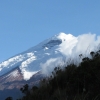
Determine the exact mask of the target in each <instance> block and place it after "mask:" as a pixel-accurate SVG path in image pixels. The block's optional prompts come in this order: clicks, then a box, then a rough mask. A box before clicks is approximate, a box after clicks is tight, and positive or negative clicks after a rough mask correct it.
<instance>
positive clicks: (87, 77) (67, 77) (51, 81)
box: [6, 50, 100, 100]
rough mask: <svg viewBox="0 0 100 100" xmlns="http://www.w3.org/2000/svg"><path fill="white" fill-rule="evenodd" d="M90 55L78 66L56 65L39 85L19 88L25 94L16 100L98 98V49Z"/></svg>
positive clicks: (96, 99)
mask: <svg viewBox="0 0 100 100" xmlns="http://www.w3.org/2000/svg"><path fill="white" fill-rule="evenodd" d="M90 55H91V59H90V58H88V57H85V58H83V59H82V62H81V63H80V64H79V66H78V67H77V66H76V65H75V64H70V65H68V66H66V67H65V68H64V69H63V70H62V69H61V68H60V67H56V68H55V69H54V71H53V72H52V75H51V76H50V77H48V78H45V79H43V80H42V81H41V82H40V86H39V87H37V86H33V87H32V89H31V90H29V89H28V84H26V85H25V86H24V87H23V88H21V89H20V90H21V91H22V92H23V93H25V96H24V97H22V98H21V99H17V100H100V50H99V51H97V52H91V53H90ZM81 56H82V55H80V57H81ZM6 100H10V99H6Z"/></svg>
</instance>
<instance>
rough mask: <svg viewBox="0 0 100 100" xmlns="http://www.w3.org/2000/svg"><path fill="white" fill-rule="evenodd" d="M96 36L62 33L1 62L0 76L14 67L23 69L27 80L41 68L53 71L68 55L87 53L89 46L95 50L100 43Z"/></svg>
mask: <svg viewBox="0 0 100 100" xmlns="http://www.w3.org/2000/svg"><path fill="white" fill-rule="evenodd" d="M88 38H89V39H88ZM95 38H96V35H95V34H91V33H89V34H84V35H80V36H78V37H75V36H73V35H71V34H65V33H60V34H58V35H55V36H53V37H52V38H50V39H47V40H45V41H43V42H42V43H40V44H38V45H37V46H35V47H33V48H31V49H29V50H27V51H25V52H22V53H20V54H18V55H16V56H14V57H11V58H10V59H8V60H6V61H4V62H2V63H0V76H2V75H4V74H6V73H7V72H9V71H11V70H12V69H14V68H19V69H20V70H21V73H22V75H23V78H24V79H25V80H29V79H30V78H31V77H32V75H34V74H35V73H37V72H39V71H40V70H42V71H43V72H44V73H48V72H50V71H52V70H53V68H54V67H55V66H57V65H58V64H61V63H62V60H63V58H66V59H68V57H70V56H72V55H73V56H75V55H76V54H79V53H86V52H87V49H88V47H89V50H88V51H90V50H94V49H95V47H96V46H97V45H98V44H99V43H100V37H98V39H97V40H95ZM84 40H85V41H84ZM73 56H72V58H73ZM51 65H52V66H51ZM50 66H51V67H50ZM16 75H17V73H13V76H16Z"/></svg>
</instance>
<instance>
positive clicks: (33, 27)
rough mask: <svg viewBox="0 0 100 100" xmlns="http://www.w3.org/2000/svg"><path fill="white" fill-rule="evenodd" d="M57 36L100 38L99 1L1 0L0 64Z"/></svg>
mask: <svg viewBox="0 0 100 100" xmlns="http://www.w3.org/2000/svg"><path fill="white" fill-rule="evenodd" d="M60 32H65V33H71V34H73V35H75V36H78V35H80V34H83V33H88V32H91V33H96V34H97V35H99V34H100V0H0V62H1V61H4V60H6V59H8V58H9V57H11V56H14V55H16V54H18V53H21V52H23V51H25V50H27V49H29V48H30V47H33V46H35V45H37V44H38V43H40V42H42V41H43V40H45V39H47V38H50V37H52V36H53V35H55V34H58V33H60Z"/></svg>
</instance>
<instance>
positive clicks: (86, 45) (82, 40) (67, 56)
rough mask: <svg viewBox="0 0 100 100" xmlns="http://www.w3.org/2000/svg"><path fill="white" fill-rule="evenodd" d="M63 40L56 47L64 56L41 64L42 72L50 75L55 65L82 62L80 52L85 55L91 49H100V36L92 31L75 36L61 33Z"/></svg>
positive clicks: (87, 54) (60, 36) (60, 37)
mask: <svg viewBox="0 0 100 100" xmlns="http://www.w3.org/2000/svg"><path fill="white" fill-rule="evenodd" d="M57 38H58V39H61V40H62V43H61V44H60V45H59V47H58V48H57V49H56V50H58V51H59V52H60V53H61V54H62V57H57V58H52V59H49V60H47V61H46V63H44V64H41V67H42V72H43V73H45V74H47V75H49V74H50V73H51V72H52V71H53V70H54V67H57V66H60V65H61V66H65V65H66V64H70V63H75V64H79V63H80V62H81V60H80V58H79V54H82V55H83V57H85V56H88V57H89V53H90V52H91V51H97V50H99V49H100V36H97V35H96V34H92V33H86V34H81V35H79V36H73V35H72V34H65V33H60V34H59V35H58V37H57Z"/></svg>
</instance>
